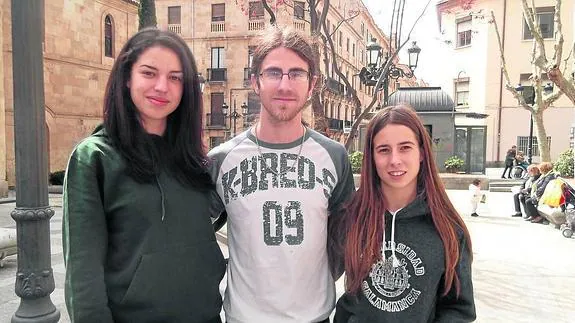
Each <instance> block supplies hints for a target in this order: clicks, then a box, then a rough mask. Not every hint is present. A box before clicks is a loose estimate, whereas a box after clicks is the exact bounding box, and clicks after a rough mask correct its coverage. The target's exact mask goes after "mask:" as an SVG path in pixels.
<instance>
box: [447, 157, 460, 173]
mask: <svg viewBox="0 0 575 323" xmlns="http://www.w3.org/2000/svg"><path fill="white" fill-rule="evenodd" d="M444 165H445V170H446V171H447V172H449V173H457V172H459V171H461V169H462V168H463V166H465V161H464V160H463V159H461V158H459V157H458V156H451V157H449V158H447V160H446V161H445V163H444Z"/></svg>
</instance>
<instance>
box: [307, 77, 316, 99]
mask: <svg viewBox="0 0 575 323" xmlns="http://www.w3.org/2000/svg"><path fill="white" fill-rule="evenodd" d="M316 83H317V75H314V76H313V77H312V78H311V82H310V87H309V91H308V93H307V96H308V97H311V94H312V93H313V89H314V88H315V84H316Z"/></svg>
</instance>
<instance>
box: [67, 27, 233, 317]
mask: <svg viewBox="0 0 575 323" xmlns="http://www.w3.org/2000/svg"><path fill="white" fill-rule="evenodd" d="M201 98H202V95H201V91H200V84H199V80H198V76H197V68H196V63H195V60H194V57H193V55H192V53H191V52H190V50H189V47H188V45H186V43H185V42H184V41H183V40H182V39H181V38H180V37H179V36H178V35H176V34H174V33H172V32H167V31H160V30H157V29H155V28H147V29H142V30H141V31H139V32H138V33H136V34H135V35H134V36H132V37H131V38H130V39H128V41H127V42H126V44H125V45H124V47H123V48H122V50H121V51H120V53H119V54H118V57H117V58H116V60H115V63H114V66H113V67H112V70H111V73H110V76H109V79H108V83H107V86H106V94H105V97H104V124H103V126H100V127H98V128H97V129H96V131H95V132H94V133H93V134H92V135H91V136H90V137H88V138H86V139H84V140H83V141H82V142H80V143H79V144H78V145H77V146H76V147H75V148H74V151H73V152H72V154H71V156H70V160H69V162H68V167H67V170H66V176H65V181H64V192H63V193H64V194H63V213H64V215H63V221H62V227H63V228H62V238H63V248H64V262H65V265H66V279H65V286H64V290H65V299H66V307H67V309H68V314H69V315H70V320H71V322H79V323H92V322H93V323H122V322H142V323H146V322H150V323H151V322H198V323H199V322H202V323H205V322H210V323H212V322H213V323H215V322H221V320H220V312H221V307H222V298H221V295H220V292H219V284H220V281H221V280H222V278H223V276H224V273H225V262H224V258H223V255H222V252H221V251H220V248H219V246H218V244H217V242H216V239H215V234H214V229H213V227H212V220H211V218H210V216H209V215H210V213H209V206H210V205H211V204H210V201H211V200H210V196H211V195H212V194H213V192H214V190H215V186H214V184H213V183H212V181H211V178H210V174H209V170H208V169H207V167H206V165H207V156H206V154H205V151H204V149H203V141H202V133H203V131H202V115H203V113H202V99H201ZM192 206H193V208H192Z"/></svg>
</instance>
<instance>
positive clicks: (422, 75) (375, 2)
mask: <svg viewBox="0 0 575 323" xmlns="http://www.w3.org/2000/svg"><path fill="white" fill-rule="evenodd" d="M428 1H429V0H406V1H405V11H404V16H403V31H402V38H405V37H407V34H408V33H409V30H410V29H411V27H412V26H413V24H414V23H415V21H416V20H417V17H418V16H419V15H420V14H421V12H422V11H423V10H424V8H425V5H426V3H427V2H428ZM398 2H399V1H398ZM363 3H364V4H365V5H366V7H367V8H368V10H369V12H370V13H371V15H372V16H373V18H374V21H375V22H376V24H378V25H379V28H381V30H382V31H383V32H384V33H385V34H386V35H389V28H390V21H391V16H392V10H393V3H394V0H363ZM436 3H437V0H431V2H430V3H429V5H428V7H427V9H426V10H425V13H424V15H423V16H422V17H421V19H420V20H419V22H418V23H417V25H416V26H415V28H414V29H413V32H412V34H411V37H410V42H409V43H407V44H406V45H405V46H404V47H403V49H402V52H401V53H400V62H401V63H404V64H407V63H408V62H409V61H408V55H407V48H409V47H410V46H411V40H415V41H417V46H419V47H420V48H421V53H420V54H419V62H418V66H417V69H416V70H415V76H416V77H417V78H418V79H423V80H424V81H426V82H427V83H429V85H430V86H440V85H441V84H440V82H441V80H442V77H441V73H442V71H445V66H446V64H448V62H447V61H446V60H445V57H447V55H446V52H447V50H448V48H447V45H445V43H443V42H442V41H441V39H442V37H443V36H442V35H441V33H440V30H439V27H438V21H437V13H436V12H437V11H436Z"/></svg>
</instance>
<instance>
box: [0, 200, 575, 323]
mask: <svg viewBox="0 0 575 323" xmlns="http://www.w3.org/2000/svg"><path fill="white" fill-rule="evenodd" d="M448 194H449V197H450V199H451V200H452V201H453V203H454V204H455V206H456V208H457V209H458V210H459V211H460V212H461V214H462V215H463V218H464V219H465V222H466V223H467V225H468V227H469V230H470V231H471V237H472V240H473V248H474V262H473V278H474V285H475V299H476V304H477V314H478V319H477V321H476V322H488V323H491V322H573V321H574V320H575V306H574V305H575V293H574V292H573V291H574V287H575V257H574V256H573V254H574V251H575V239H566V238H564V237H563V236H562V235H561V233H560V232H559V231H558V230H555V229H554V228H553V227H551V226H548V225H540V224H531V223H527V222H525V221H523V220H521V219H518V218H511V217H510V214H511V213H512V211H513V210H512V200H511V193H493V192H491V193H488V198H487V204H481V205H480V208H479V210H478V213H479V214H480V216H479V217H477V218H471V217H469V216H468V214H467V213H468V212H467V203H466V202H467V201H468V197H467V196H468V195H467V192H466V191H457V190H449V191H448ZM50 203H51V205H52V206H53V207H54V209H55V211H56V214H55V216H54V217H53V218H52V221H51V228H50V232H51V253H52V267H53V269H54V278H55V281H56V290H55V291H54V292H53V293H52V294H51V298H52V302H53V303H54V304H55V305H56V306H57V307H58V309H59V310H60V312H61V314H62V318H61V320H60V322H69V318H68V315H67V313H66V309H65V305H64V292H63V285H64V273H65V269H64V264H63V259H62V242H61V227H62V208H61V195H51V196H50ZM14 207H15V204H14V203H4V204H0V227H7V228H14V227H15V223H14V221H13V220H12V218H11V217H10V212H11V211H12V210H13V209H14ZM220 246H221V247H222V250H223V252H224V254H226V255H227V247H226V246H225V245H224V244H220ZM16 269H17V262H16V257H15V256H12V257H9V258H7V260H6V264H5V267H4V268H1V269H0V322H9V321H10V318H11V317H12V315H13V313H14V312H15V311H16V309H17V307H18V304H19V302H20V299H19V298H18V297H17V296H16V295H15V294H14V277H15V273H16ZM224 285H225V284H222V286H221V287H222V289H223V288H225V286H224ZM337 292H338V296H339V295H341V293H342V292H343V278H342V279H340V280H339V281H338V282H337Z"/></svg>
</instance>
